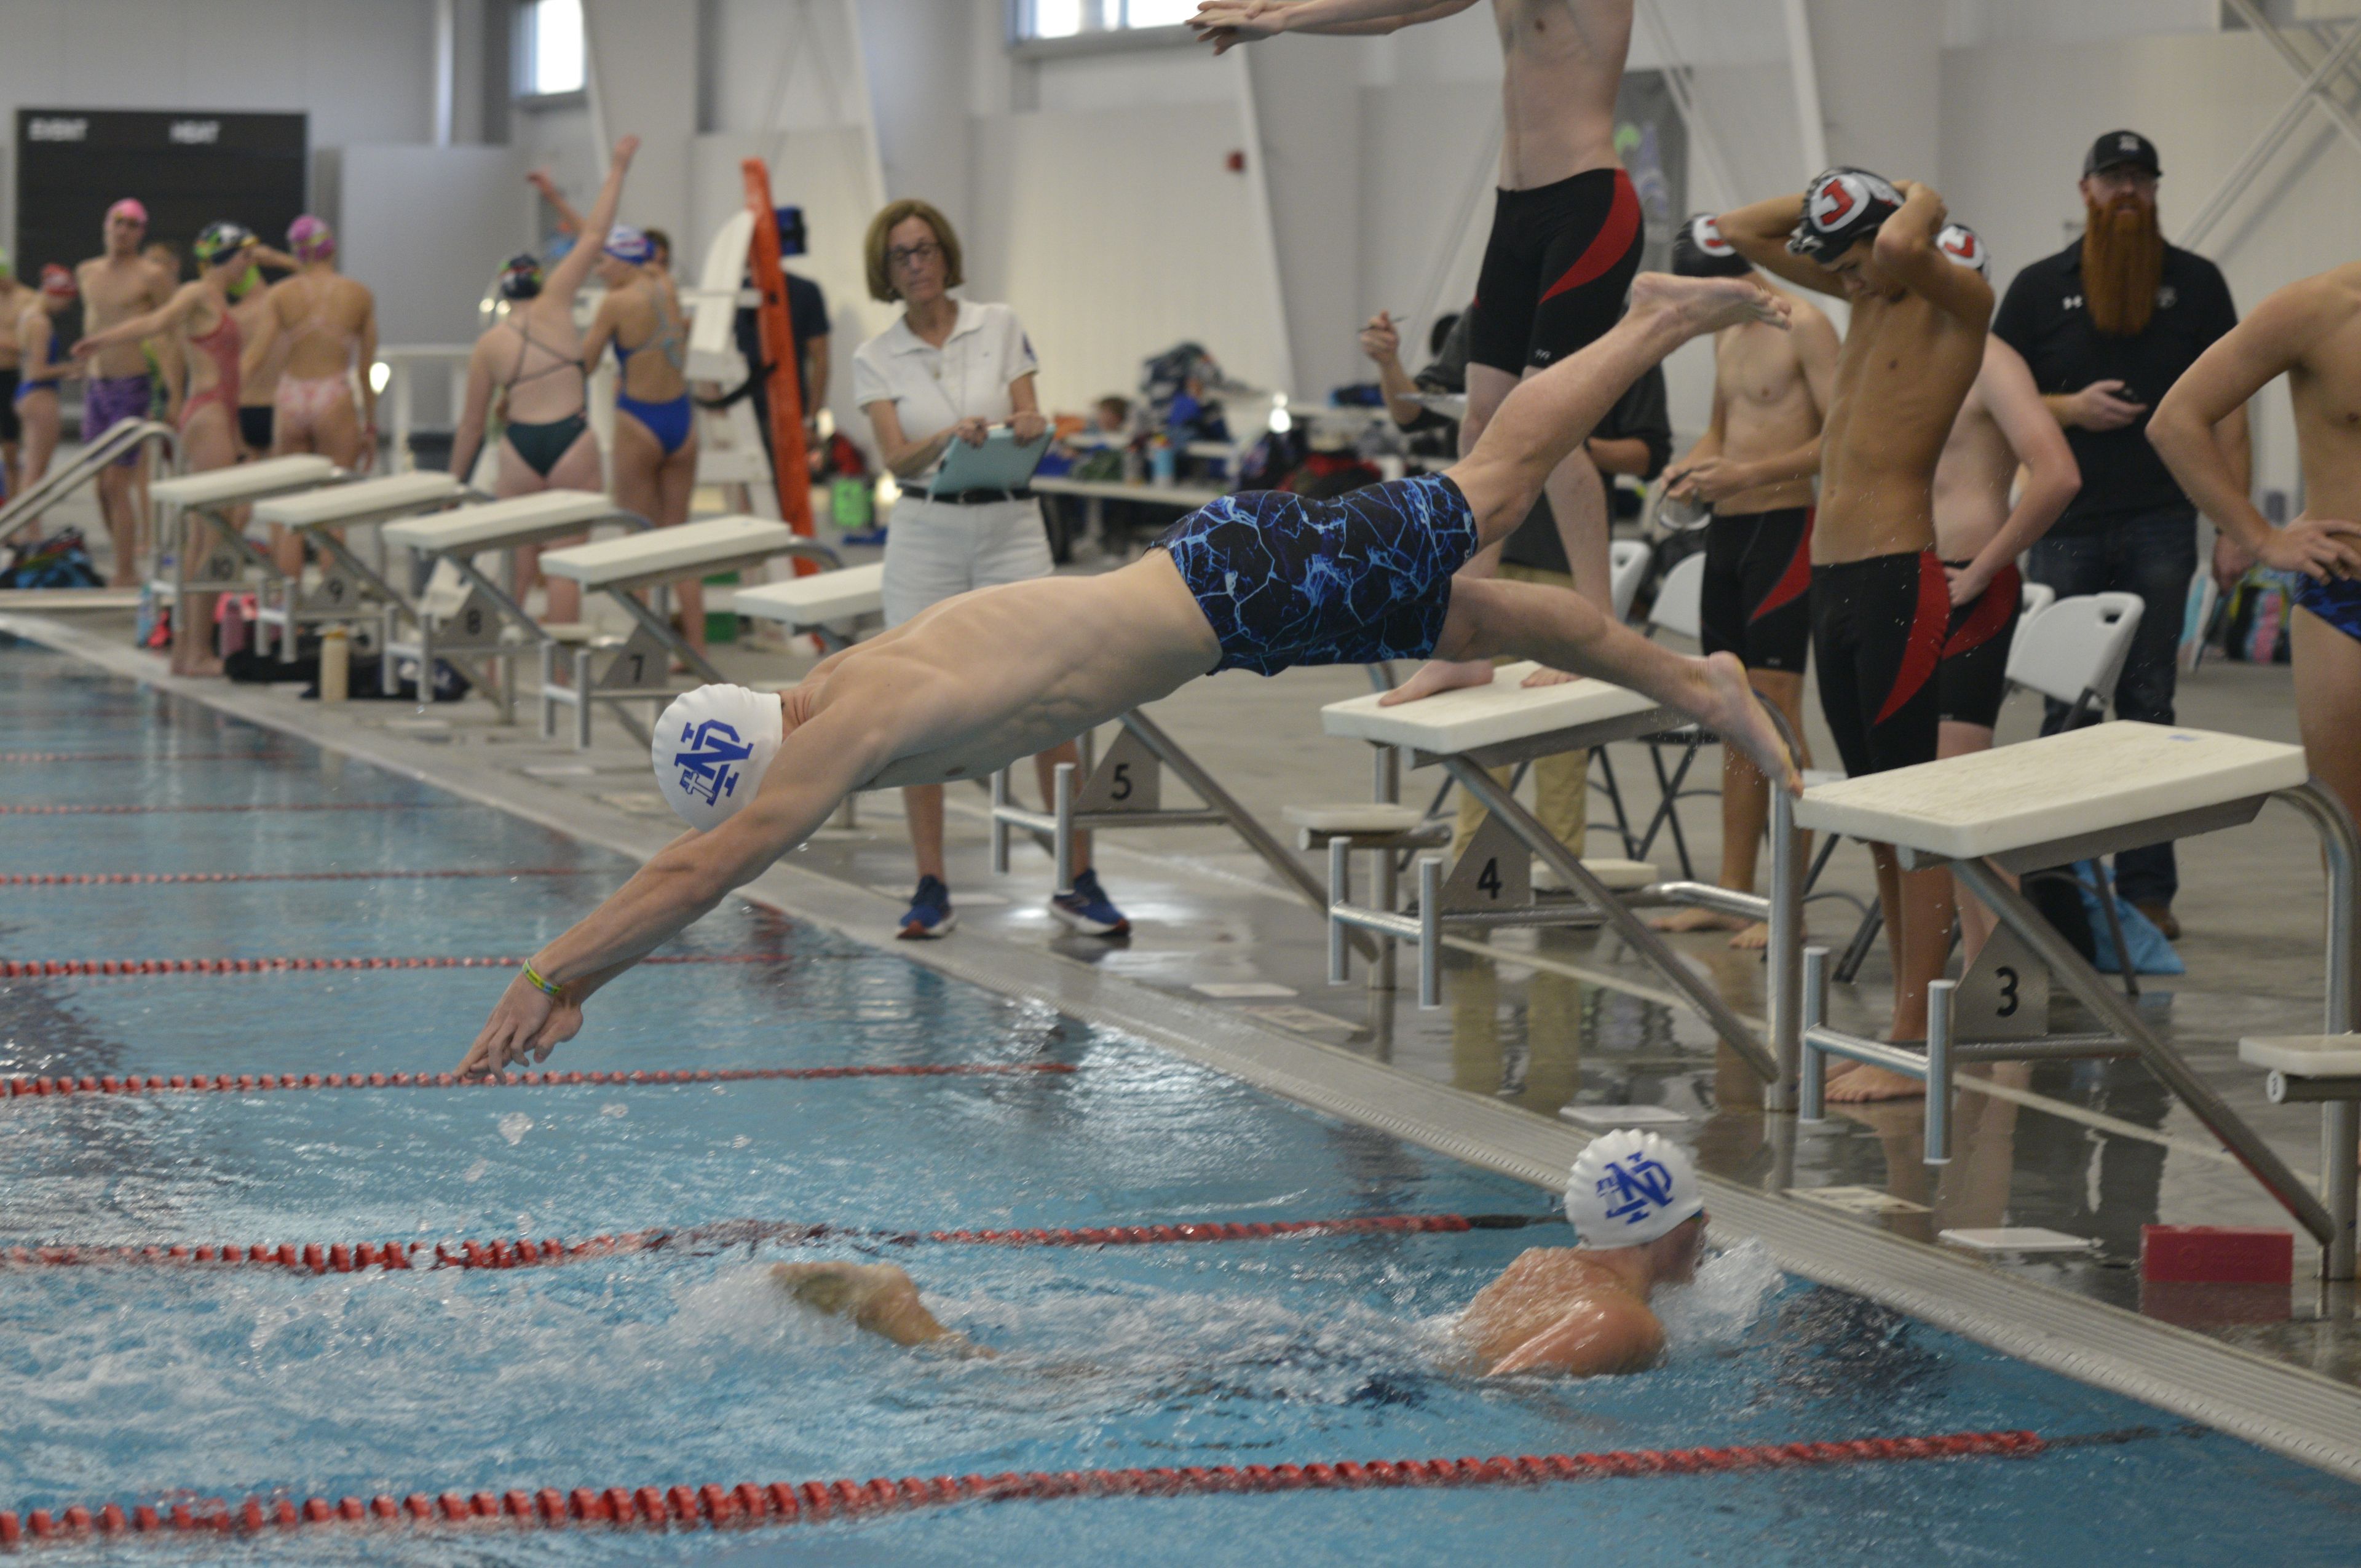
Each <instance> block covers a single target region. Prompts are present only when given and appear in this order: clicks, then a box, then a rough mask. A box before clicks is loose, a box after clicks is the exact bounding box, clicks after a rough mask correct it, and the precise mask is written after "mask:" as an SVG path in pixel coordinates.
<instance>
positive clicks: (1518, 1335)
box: [771, 1127, 1706, 1377]
mask: <svg viewBox="0 0 2361 1568" xmlns="http://www.w3.org/2000/svg"><path fill="white" fill-rule="evenodd" d="M1565 1212H1566V1218H1567V1219H1569V1220H1571V1221H1573V1222H1574V1233H1575V1237H1576V1241H1575V1245H1572V1246H1570V1247H1565V1246H1550V1247H1541V1246H1537V1247H1529V1248H1527V1249H1526V1250H1525V1251H1524V1252H1522V1253H1520V1254H1519V1255H1517V1259H1516V1261H1515V1262H1513V1263H1511V1264H1510V1265H1509V1266H1508V1267H1506V1268H1504V1269H1502V1270H1501V1271H1500V1275H1499V1278H1497V1279H1495V1280H1493V1281H1492V1282H1491V1283H1490V1284H1489V1285H1487V1286H1486V1287H1484V1288H1483V1289H1482V1290H1481V1291H1479V1292H1477V1297H1476V1299H1474V1300H1473V1301H1470V1302H1469V1303H1468V1304H1467V1310H1466V1311H1465V1312H1462V1313H1461V1314H1460V1315H1459V1319H1458V1321H1456V1322H1455V1323H1453V1324H1452V1326H1451V1334H1452V1340H1453V1342H1454V1344H1455V1348H1456V1350H1457V1352H1458V1354H1457V1355H1456V1356H1455V1357H1453V1358H1452V1359H1454V1360H1455V1361H1457V1362H1458V1363H1459V1364H1460V1365H1465V1366H1469V1367H1472V1368H1473V1369H1474V1370H1475V1371H1477V1373H1479V1374H1481V1375H1482V1376H1487V1377H1495V1376H1507V1375H1508V1374H1510V1373H1513V1372H1550V1373H1561V1374H1564V1375H1565V1376H1573V1377H1595V1376H1601V1375H1604V1374H1609V1373H1617V1372H1642V1371H1645V1370H1646V1369H1647V1368H1648V1367H1650V1366H1652V1365H1654V1364H1655V1362H1656V1360H1657V1358H1658V1357H1660V1356H1661V1355H1663V1354H1664V1324H1663V1323H1661V1322H1659V1321H1657V1319H1656V1314H1655V1312H1654V1311H1653V1310H1652V1309H1651V1308H1650V1307H1649V1304H1648V1298H1649V1296H1650V1295H1651V1294H1652V1293H1653V1291H1654V1290H1655V1288H1656V1287H1657V1286H1659V1285H1685V1284H1686V1283H1688V1281H1689V1280H1690V1279H1691V1278H1692V1277H1695V1275H1696V1273H1697V1255H1698V1254H1699V1252H1700V1251H1702V1250H1703V1248H1704V1245H1705V1225H1706V1214H1705V1192H1704V1190H1703V1188H1702V1187H1701V1186H1700V1185H1699V1183H1698V1181H1697V1168H1696V1167H1694V1166H1692V1165H1691V1164H1690V1163H1689V1157H1688V1156H1687V1155H1686V1154H1683V1153H1682V1152H1681V1150H1680V1148H1679V1147H1678V1146H1675V1145H1674V1144H1671V1143H1668V1142H1666V1141H1665V1140H1664V1138H1662V1137H1660V1136H1658V1135H1656V1134H1654V1133H1642V1132H1636V1131H1633V1130H1632V1129H1631V1128H1628V1127H1619V1128H1617V1129H1616V1130H1615V1131H1613V1132H1611V1133H1604V1134H1601V1135H1599V1136H1598V1137H1597V1138H1594V1139H1592V1140H1591V1143H1590V1146H1589V1147H1587V1148H1586V1149H1584V1150H1583V1151H1582V1155H1581V1157H1579V1158H1578V1159H1576V1161H1575V1162H1574V1172H1573V1174H1572V1176H1571V1177H1569V1178H1568V1179H1567V1182H1566V1189H1565ZM771 1275H772V1277H774V1278H775V1279H776V1280H778V1282H779V1283H780V1284H781V1285H782V1286H784V1287H785V1288H786V1290H787V1292H788V1294H790V1295H792V1296H793V1297H794V1298H795V1299H796V1300H797V1301H800V1302H801V1303H803V1304H804V1305H805V1306H807V1307H809V1308H811V1309H813V1310H816V1311H820V1312H826V1313H829V1314H830V1315H831V1316H835V1317H841V1318H847V1319H850V1320H851V1321H852V1322H853V1323H854V1324H855V1325H856V1326H858V1327H860V1328H863V1329H866V1330H868V1331H869V1332H871V1333H873V1334H877V1335H880V1336H882V1337H884V1338H885V1339H889V1340H892V1341H893V1342H894V1343H895V1344H906V1345H913V1346H917V1345H928V1346H932V1347H934V1348H936V1349H938V1350H943V1351H948V1352H950V1353H951V1354H955V1355H987V1356H988V1355H991V1354H994V1353H993V1352H992V1351H990V1350H987V1349H985V1348H984V1347H983V1346H982V1345H980V1344H977V1343H975V1342H974V1341H973V1340H971V1339H969V1338H968V1337H967V1336H966V1335H965V1334H963V1333H961V1332H959V1331H957V1330H956V1329H948V1328H945V1327H944V1326H943V1325H942V1324H941V1323H940V1322H939V1321H937V1320H936V1318H935V1315H934V1314H933V1313H932V1312H930V1311H928V1310H927V1304H926V1302H925V1301H924V1300H923V1299H921V1298H920V1297H919V1295H918V1287H917V1284H916V1282H914V1281H913V1280H912V1279H911V1278H910V1276H909V1274H908V1273H907V1272H906V1270H904V1269H903V1268H901V1267H900V1266H897V1265H895V1264H891V1263H781V1264H774V1265H773V1266H772V1268H771Z"/></svg>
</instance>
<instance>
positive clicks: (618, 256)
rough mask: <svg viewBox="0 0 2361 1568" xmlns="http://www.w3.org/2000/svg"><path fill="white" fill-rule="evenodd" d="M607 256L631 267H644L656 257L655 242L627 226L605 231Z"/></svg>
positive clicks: (620, 225) (617, 226)
mask: <svg viewBox="0 0 2361 1568" xmlns="http://www.w3.org/2000/svg"><path fill="white" fill-rule="evenodd" d="M607 255H608V256H609V258H611V259H613V260H616V261H620V262H623V263H625V264H627V265H629V266H632V267H645V266H646V265H647V264H648V263H649V262H651V261H653V260H654V259H655V256H656V247H655V242H654V241H653V240H652V239H650V238H649V237H648V236H646V235H644V234H642V233H641V232H640V231H639V230H638V229H635V228H633V227H632V226H631V225H629V224H617V225H615V226H614V227H613V228H610V229H609V230H608V231H607Z"/></svg>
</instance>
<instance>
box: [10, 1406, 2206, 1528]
mask: <svg viewBox="0 0 2361 1568" xmlns="http://www.w3.org/2000/svg"><path fill="white" fill-rule="evenodd" d="M2162 1435H2163V1434H2162V1433H2161V1432H2159V1431H2156V1430H2155V1429H2153V1428H2136V1429H2129V1430H2127V1431H2121V1432H2102V1433H2092V1434H2080V1433H2077V1434H2070V1435H2068V1436H2065V1437H2062V1438H2048V1437H2044V1436H2042V1435H2041V1434H2040V1433H2037V1432H2030V1431H1972V1432H1942V1433H1938V1434H1933V1435H1928V1436H1914V1437H1864V1438H1849V1439H1844V1440H1840V1441H1838V1442H1784V1443H1752V1444H1747V1445H1744V1446H1741V1447H1734V1448H1673V1449H1662V1448H1657V1449H1620V1450H1615V1451H1612V1452H1609V1453H1525V1454H1515V1455H1510V1454H1501V1455H1498V1456H1496V1457H1494V1458H1490V1459H1394V1460H1384V1459H1379V1460H1368V1461H1356V1460H1341V1461H1337V1462H1334V1463H1320V1462H1314V1463H1312V1464H1244V1465H1231V1464H1215V1465H1190V1466H1187V1467H1185V1468H1170V1467H1159V1468H1156V1469H1128V1470H1060V1471H1048V1470H1022V1471H1016V1470H1012V1471H1004V1472H1003V1473H1001V1474H1000V1475H933V1476H918V1475H910V1476H905V1477H903V1478H902V1479H900V1480H894V1479H891V1478H886V1477H880V1478H877V1479H874V1480H869V1481H854V1480H838V1481H805V1482H788V1481H776V1482H772V1483H770V1484H768V1485H763V1484H759V1483H755V1482H751V1481H749V1482H741V1483H740V1484H739V1485H737V1486H721V1485H720V1484H719V1483H708V1484H707V1485H705V1486H686V1485H675V1486H636V1487H631V1486H609V1487H604V1488H593V1487H588V1486H580V1487H576V1488H574V1489H572V1490H570V1491H561V1490H560V1489H558V1488H556V1487H555V1486H548V1487H543V1488H541V1489H539V1490H537V1491H530V1492H528V1491H522V1490H511V1491H507V1492H502V1493H497V1494H495V1493H491V1492H471V1493H462V1492H444V1493H440V1494H437V1495H434V1496H432V1497H430V1496H428V1495H427V1494H426V1493H423V1492H412V1493H411V1494H410V1495H409V1496H407V1497H402V1498H401V1499H399V1500H397V1499H395V1498H394V1497H391V1496H390V1495H387V1494H380V1495H379V1496H378V1497H372V1498H370V1499H368V1501H366V1502H364V1501H363V1500H362V1499H360V1498H358V1497H339V1498H336V1499H335V1500H334V1501H331V1500H330V1499H328V1498H326V1497H307V1498H305V1499H304V1500H303V1501H302V1502H301V1503H298V1502H296V1501H295V1500H294V1499H292V1498H291V1497H274V1498H272V1499H271V1500H269V1501H265V1500H264V1499H263V1498H262V1497H247V1499H246V1500H245V1502H243V1503H242V1504H240V1505H239V1506H238V1507H237V1508H236V1509H235V1510H233V1509H232V1508H230V1507H229V1505H228V1504H227V1503H226V1502H225V1501H212V1502H207V1503H203V1504H200V1505H196V1506H194V1507H192V1506H191V1505H189V1504H187V1503H180V1504H174V1505H172V1506H171V1508H170V1511H169V1512H164V1511H159V1509H158V1508H156V1507H155V1506H154V1505H152V1504H137V1505H135V1506H134V1507H133V1508H130V1509H129V1510H128V1511H126V1509H125V1508H124V1507H123V1506H122V1505H121V1504H120V1503H105V1504H103V1505H101V1506H100V1508H99V1509H98V1510H97V1512H96V1513H95V1514H93V1512H92V1511H91V1510H90V1509H89V1508H84V1507H80V1506H77V1507H73V1508H65V1509H62V1510H52V1509H48V1508H35V1509H31V1510H28V1511H27V1513H26V1514H24V1515H23V1516H22V1517H21V1518H20V1517H19V1516H18V1515H17V1514H16V1513H14V1512H0V1548H5V1549H9V1550H14V1549H16V1547H19V1546H21V1545H24V1544H26V1543H27V1538H28V1537H29V1538H30V1541H32V1543H34V1544H38V1543H39V1542H41V1541H49V1540H55V1539H58V1538H60V1537H63V1538H66V1539H73V1538H77V1537H85V1536H88V1535H91V1534H93V1533H95V1534H102V1535H107V1536H117V1535H123V1534H137V1535H148V1534H164V1533H178V1532H181V1531H187V1530H214V1531H218V1532H221V1533H224V1534H232V1533H236V1534H253V1533H258V1532H259V1531H262V1530H291V1529H296V1528H299V1527H304V1526H318V1525H340V1524H357V1525H382V1524H390V1523H394V1522H407V1523H410V1524H413V1525H477V1526H478V1527H497V1528H501V1529H507V1530H515V1529H518V1528H520V1527H522V1526H532V1525H547V1526H552V1527H565V1526H571V1525H581V1524H615V1525H628V1524H648V1525H667V1526H669V1525H687V1526H692V1527H693V1526H697V1525H703V1524H710V1525H711V1526H712V1527H713V1528H714V1529H716V1530H721V1529H725V1528H730V1527H741V1528H742V1527H745V1526H749V1525H759V1524H787V1523H791V1522H795V1521H797V1520H813V1521H817V1520H820V1519H829V1518H832V1517H835V1516H837V1515H851V1514H865V1513H882V1512H885V1511H887V1510H891V1509H899V1508H923V1507H930V1506H931V1507H939V1506H942V1505H945V1504H950V1503H967V1502H1013V1501H1017V1500H1026V1501H1048V1500H1050V1499H1053V1498H1060V1497H1093V1498H1105V1497H1202V1496H1210V1495H1214V1494H1221V1493H1260V1492H1310V1491H1362V1490H1369V1489H1373V1488H1379V1487H1397V1486H1543V1485H1547V1484H1550V1483H1553V1482H1566V1481H1607V1480H1638V1479H1642V1478H1655V1477H1666V1476H1675V1475H1718V1474H1730V1473H1732V1472H1739V1471H1752V1470H1797V1469H1810V1468H1825V1467H1828V1466H1834V1465H1845V1464H1896V1463H1903V1462H1907V1461H1912V1460H1935V1459H1971V1458H1995V1459H2016V1460H2029V1459H2032V1458H2035V1457H2037V1456H2038V1455H2040V1454H2042V1453H2048V1452H2049V1451H2050V1450H2051V1449H2054V1448H2066V1447H2076V1446H2081V1444H2082V1443H2084V1442H2092V1441H2098V1442H2139V1441H2142V1440H2143V1439H2147V1438H2153V1437H2159V1436H2162ZM199 1508H203V1512H202V1513H201V1512H199V1511H198V1509H199Z"/></svg>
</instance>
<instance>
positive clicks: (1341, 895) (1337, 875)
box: [1328, 835, 1353, 985]
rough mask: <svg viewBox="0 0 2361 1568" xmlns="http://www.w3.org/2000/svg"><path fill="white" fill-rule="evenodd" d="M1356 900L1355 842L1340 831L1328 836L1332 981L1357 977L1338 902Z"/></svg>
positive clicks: (1329, 964)
mask: <svg viewBox="0 0 2361 1568" xmlns="http://www.w3.org/2000/svg"><path fill="white" fill-rule="evenodd" d="M1352 901H1353V845H1352V841H1351V840H1350V839H1346V838H1345V837H1344V836H1342V835H1339V836H1338V837H1336V838H1334V839H1329V840H1328V983H1329V984H1331V985H1342V984H1344V983H1345V981H1348V980H1350V979H1352V978H1353V944H1352V943H1350V942H1348V941H1346V940H1345V922H1344V921H1342V920H1340V919H1338V918H1337V916H1336V906H1337V905H1340V904H1350V903H1351V902H1352Z"/></svg>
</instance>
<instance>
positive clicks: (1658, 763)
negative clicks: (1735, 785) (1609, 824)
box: [1609, 550, 1721, 881]
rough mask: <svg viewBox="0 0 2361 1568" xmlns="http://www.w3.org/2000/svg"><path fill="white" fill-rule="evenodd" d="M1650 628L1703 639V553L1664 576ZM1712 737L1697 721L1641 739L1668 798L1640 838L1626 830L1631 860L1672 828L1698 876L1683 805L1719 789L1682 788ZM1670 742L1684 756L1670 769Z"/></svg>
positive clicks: (1692, 876) (1689, 874)
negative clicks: (1683, 824)
mask: <svg viewBox="0 0 2361 1568" xmlns="http://www.w3.org/2000/svg"><path fill="white" fill-rule="evenodd" d="M1648 630H1650V631H1651V632H1655V631H1669V632H1672V633H1673V634H1674V635H1675V636H1678V637H1686V638H1687V639H1689V641H1693V642H1694V641H1699V640H1701V639H1702V637H1703V636H1704V633H1705V552H1704V551H1702V550H1699V551H1697V553H1696V554H1692V555H1687V556H1684V557H1683V558H1682V559H1681V561H1680V562H1679V563H1678V564H1677V565H1675V566H1674V567H1673V569H1672V570H1671V571H1669V572H1666V573H1665V574H1664V581H1663V582H1661V583H1659V584H1657V585H1656V602H1655V603H1654V604H1653V605H1652V606H1650V607H1649V609H1648ZM1713 739H1714V737H1712V736H1710V735H1708V734H1707V733H1706V732H1705V731H1704V730H1702V729H1698V728H1697V726H1695V725H1689V726H1687V727H1686V728H1685V729H1674V730H1667V731H1666V732H1664V734H1662V735H1650V736H1647V737H1645V738H1644V739H1643V740H1642V744H1644V745H1645V746H1646V747H1647V748H1648V762H1649V765H1650V766H1652V767H1653V768H1654V769H1655V770H1656V787H1657V789H1658V790H1659V791H1661V792H1662V794H1663V797H1664V798H1663V800H1662V802H1661V803H1660V804H1659V805H1658V806H1657V807H1656V815H1655V816H1654V817H1653V818H1651V819H1650V821H1649V823H1648V830H1647V832H1645V833H1643V834H1642V835H1641V836H1640V839H1639V840H1638V842H1636V843H1633V842H1631V835H1630V834H1629V833H1628V832H1627V833H1626V834H1625V835H1624V840H1625V843H1626V844H1627V845H1628V846H1629V847H1628V848H1627V849H1626V850H1624V853H1625V855H1626V856H1627V857H1628V858H1630V859H1631V860H1634V861H1644V860H1646V859H1647V858H1648V851H1649V850H1652V849H1653V848H1654V847H1655V843H1656V835H1657V834H1658V833H1660V832H1663V831H1664V830H1665V829H1667V828H1670V829H1671V831H1672V835H1673V852H1674V854H1675V856H1676V857H1678V859H1679V861H1680V862H1681V875H1682V876H1684V877H1686V878H1688V879H1689V880H1691V881H1695V880H1696V877H1697V870H1696V868H1695V867H1694V866H1693V865H1691V864H1690V862H1689V844H1688V836H1687V835H1686V834H1685V833H1683V832H1682V831H1681V817H1680V803H1681V801H1682V800H1683V799H1685V798H1686V797H1688V796H1691V795H1719V794H1720V793H1721V792H1720V791H1719V790H1718V789H1683V788H1682V787H1681V786H1682V785H1683V784H1686V782H1687V781H1688V776H1689V769H1690V768H1691V767H1692V766H1693V765H1695V763H1696V762H1697V752H1698V751H1699V750H1701V749H1702V748H1703V747H1704V746H1705V745H1706V743H1707V742H1708V741H1709V740H1713ZM1667 744H1671V745H1676V746H1679V747H1680V748H1681V760H1680V761H1679V762H1677V763H1675V764H1674V767H1673V770H1672V772H1671V773H1666V772H1665V771H1664V747H1665V746H1666V745H1667ZM1611 776H1612V775H1611V774H1610V781H1611ZM1609 792H1610V793H1611V794H1613V795H1615V796H1616V806H1617V810H1618V813H1619V815H1620V810H1621V805H1622V802H1621V795H1620V791H1617V790H1615V789H1614V787H1613V784H1612V783H1611V782H1610V784H1609Z"/></svg>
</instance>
